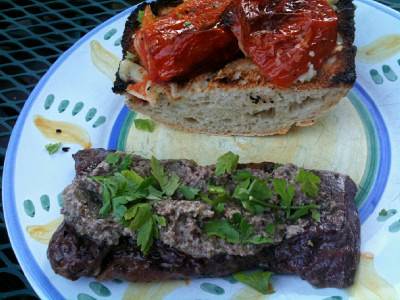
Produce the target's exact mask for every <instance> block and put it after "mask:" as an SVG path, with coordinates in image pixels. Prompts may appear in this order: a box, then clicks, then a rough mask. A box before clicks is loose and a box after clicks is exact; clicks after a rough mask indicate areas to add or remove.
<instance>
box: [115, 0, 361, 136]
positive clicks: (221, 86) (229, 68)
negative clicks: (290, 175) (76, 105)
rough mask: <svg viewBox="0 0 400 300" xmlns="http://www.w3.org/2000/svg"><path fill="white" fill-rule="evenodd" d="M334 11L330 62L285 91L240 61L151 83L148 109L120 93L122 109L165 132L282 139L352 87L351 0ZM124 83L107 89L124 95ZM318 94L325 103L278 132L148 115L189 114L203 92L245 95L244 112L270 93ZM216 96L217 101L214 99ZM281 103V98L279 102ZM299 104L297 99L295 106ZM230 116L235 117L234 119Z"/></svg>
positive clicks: (127, 36) (160, 4)
mask: <svg viewBox="0 0 400 300" xmlns="http://www.w3.org/2000/svg"><path fill="white" fill-rule="evenodd" d="M154 3H156V4H154V5H157V8H153V12H155V13H160V12H162V10H163V9H165V8H167V7H170V6H171V3H172V6H175V5H178V4H179V3H180V1H173V2H170V1H163V0H159V1H157V2H154ZM141 9H143V7H141ZM335 9H336V11H337V15H338V45H337V47H336V48H335V50H334V51H333V53H332V55H331V57H330V58H329V59H327V61H326V62H325V63H324V65H323V66H322V67H321V69H320V70H319V71H318V72H317V74H316V75H315V76H314V78H313V79H312V80H310V81H306V82H296V83H294V84H293V85H292V86H290V87H288V88H278V87H276V86H274V85H272V84H271V83H269V82H268V80H267V79H266V78H265V77H264V76H263V75H262V73H261V72H260V71H259V69H258V67H257V66H256V65H255V64H254V63H252V62H251V60H250V59H247V58H240V59H236V60H234V61H233V62H230V63H228V64H227V65H225V66H224V67H222V68H220V69H219V70H216V71H214V72H208V73H203V74H200V75H197V76H195V77H194V78H190V79H188V80H187V81H185V82H173V83H168V84H155V83H152V91H157V92H155V93H152V94H151V95H150V96H149V98H151V100H149V102H150V103H151V104H150V107H149V106H146V105H143V100H141V99H139V98H136V97H135V96H133V95H130V94H127V93H126V95H127V98H126V103H127V106H128V107H129V108H130V109H132V110H135V111H138V112H141V113H143V114H145V115H148V116H150V117H151V118H153V119H154V120H156V121H158V122H160V123H163V124H165V125H166V126H168V127H171V128H174V129H177V130H183V131H187V132H196V133H206V134H212V135H224V136H230V135H243V136H267V135H276V134H286V133H287V132H288V131H289V130H290V128H292V127H294V126H297V127H304V126H311V125H312V124H313V123H314V121H315V119H317V118H318V117H319V116H321V115H322V114H323V113H325V112H326V111H328V110H329V109H330V108H332V107H333V106H334V105H336V104H337V103H338V102H339V101H340V100H341V98H342V97H343V96H344V95H345V94H346V93H347V92H348V90H349V89H350V88H351V87H352V85H353V83H354V82H355V79H356V73H355V62H354V61H355V55H356V47H355V46H353V42H354V9H355V6H354V5H353V2H352V0H339V1H337V3H336V4H335ZM137 11H138V10H135V11H134V12H132V14H131V16H130V17H129V18H128V21H127V24H126V27H125V32H124V36H123V42H122V46H123V55H124V57H125V56H126V51H127V50H128V49H129V47H130V45H132V42H133V41H132V38H134V36H133V33H134V31H135V29H134V28H138V26H139V25H138V24H137V20H136V18H137ZM127 84H128V83H126V82H123V81H122V80H121V78H120V77H119V74H118V73H117V80H116V82H115V84H114V88H113V90H114V92H116V93H121V94H125V91H126V87H127ZM260 89H261V90H262V91H264V94H262V93H261V96H262V97H264V98H262V97H260V96H259V95H256V96H254V97H252V91H254V90H256V91H260ZM322 90H323V91H325V94H326V95H328V96H329V97H328V96H327V97H325V96H326V95H325V94H322V96H321V97H322V98H323V101H325V103H323V104H321V105H319V106H318V107H314V108H310V109H309V110H308V111H307V114H304V115H303V118H300V119H299V118H297V119H290V120H287V122H286V123H285V124H284V125H283V126H281V127H279V128H276V127H273V126H272V127H269V126H265V125H263V126H264V127H263V126H259V127H258V128H254V129H250V130H248V129H246V128H245V127H246V126H244V125H245V124H242V125H243V126H235V127H233V128H231V130H226V129H222V128H220V129H218V128H209V127H208V126H205V125H204V126H203V125H202V126H198V127H196V126H192V124H190V123H187V122H183V120H182V118H181V119H180V120H178V119H179V118H173V117H166V116H165V115H161V114H160V113H159V112H158V113H157V110H152V107H158V108H160V107H162V108H163V109H165V110H168V109H169V108H170V107H173V106H174V105H177V104H178V102H179V103H180V104H181V105H182V103H185V104H187V109H186V111H190V110H191V107H190V105H191V104H193V99H194V98H197V97H199V95H204V94H207V93H209V94H210V95H211V94H212V95H214V101H221V98H222V97H223V95H229V94H232V93H237V94H239V95H242V96H246V97H247V96H249V98H250V99H249V102H248V104H247V105H248V106H249V107H250V101H251V103H252V104H254V103H256V104H257V103H258V101H259V100H260V99H262V100H263V103H265V101H264V100H265V97H268V95H269V96H271V94H274V93H275V94H278V95H285V96H286V95H292V96H293V97H296V93H302V94H307V93H309V94H310V95H314V96H312V97H315V94H316V93H317V92H318V91H322ZM329 90H332V91H333V90H334V91H335V92H329ZM216 94H217V95H219V96H217V97H215V95H216ZM259 94H260V93H259ZM210 97H211V96H210ZM271 97H272V96H271ZM285 99H287V98H286V97H285ZM304 99H305V101H307V99H308V97H305V98H304ZM304 99H303V100H304ZM303 100H300V102H301V101H303ZM232 101H235V100H232ZM296 101H299V100H296ZM272 102H273V101H272ZM165 104H167V105H165ZM217 104H218V103H217ZM196 105H201V104H196ZM263 105H264V104H262V103H260V104H259V107H260V109H261V107H263ZM287 105H290V103H289V102H288V103H287ZM264 106H265V105H264ZM252 107H253V106H252ZM226 109H227V110H229V109H230V108H229V107H227V108H226ZM234 117H236V118H237V117H238V116H234ZM199 127H200V128H199Z"/></svg>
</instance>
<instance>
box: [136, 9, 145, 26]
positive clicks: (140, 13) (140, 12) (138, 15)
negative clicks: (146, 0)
mask: <svg viewBox="0 0 400 300" xmlns="http://www.w3.org/2000/svg"><path fill="white" fill-rule="evenodd" d="M143 17H144V10H143V9H141V10H139V11H138V14H137V18H136V19H137V21H138V22H139V23H140V25H142V22H143Z"/></svg>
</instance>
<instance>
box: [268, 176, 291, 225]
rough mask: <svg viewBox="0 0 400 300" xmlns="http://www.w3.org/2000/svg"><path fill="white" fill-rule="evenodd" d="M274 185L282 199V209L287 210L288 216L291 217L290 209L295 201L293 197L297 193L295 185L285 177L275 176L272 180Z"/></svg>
mask: <svg viewBox="0 0 400 300" xmlns="http://www.w3.org/2000/svg"><path fill="white" fill-rule="evenodd" d="M272 185H273V186H274V191H275V193H277V194H278V195H279V198H280V199H281V201H280V205H281V207H282V209H284V210H285V211H286V217H287V218H289V217H290V209H291V206H292V202H293V197H294V194H295V188H294V186H293V185H291V184H289V183H288V182H287V181H286V180H285V179H283V178H274V179H273V180H272Z"/></svg>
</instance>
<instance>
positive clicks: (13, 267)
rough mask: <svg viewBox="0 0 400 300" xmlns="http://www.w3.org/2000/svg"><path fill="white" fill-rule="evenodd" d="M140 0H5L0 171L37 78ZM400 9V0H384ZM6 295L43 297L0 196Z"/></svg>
mask: <svg viewBox="0 0 400 300" xmlns="http://www.w3.org/2000/svg"><path fill="white" fill-rule="evenodd" d="M137 2H140V1H139V0H117V1H108V0H97V1H94V0H89V1H82V0H70V1H52V0H43V1H36V0H18V1H16V0H14V1H12V0H0V160H1V161H0V168H1V169H0V170H1V173H2V170H3V161H4V156H5V153H6V148H7V144H8V139H9V137H10V134H11V130H12V128H13V126H14V124H15V121H16V120H17V117H18V114H19V112H20V111H21V109H22V106H23V105H24V103H25V100H26V99H27V98H28V95H29V93H30V92H31V90H32V89H33V88H34V86H35V85H36V83H37V82H38V81H39V79H40V78H41V77H42V75H43V74H44V73H45V72H46V71H47V69H48V68H49V67H50V65H51V64H52V63H53V62H54V61H55V60H56V59H57V57H58V56H59V55H61V54H62V53H63V52H64V51H65V50H67V49H68V48H69V47H70V46H71V45H72V44H73V43H74V42H76V41H77V40H78V39H79V38H80V37H82V36H83V35H84V34H85V33H86V32H88V31H89V30H91V29H92V28H93V27H95V26H96V25H98V24H100V23H102V22H103V21H105V20H106V19H108V18H110V17H112V16H114V15H115V14H117V13H118V12H120V11H121V10H123V9H125V8H127V7H129V6H131V5H133V4H135V3H137ZM379 2H382V3H383V4H386V5H388V6H391V7H392V8H394V9H397V10H399V11H400V0H379ZM0 299H21V300H23V299H37V296H36V294H35V292H34V291H33V290H32V288H31V286H30V285H29V283H28V281H27V280H26V278H25V276H24V274H23V273H22V271H21V267H20V266H19V265H18V262H17V260H16V258H15V256H14V253H13V250H12V248H11V245H10V242H9V240H8V236H7V232H6V226H5V224H4V217H3V210H2V203H1V201H0Z"/></svg>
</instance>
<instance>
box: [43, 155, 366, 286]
mask: <svg viewBox="0 0 400 300" xmlns="http://www.w3.org/2000/svg"><path fill="white" fill-rule="evenodd" d="M107 153H108V152H107V151H105V150H103V149H89V150H82V151H79V152H78V153H77V154H75V155H74V159H75V164H76V165H75V168H76V174H77V176H76V178H75V180H74V182H73V183H72V184H71V185H69V186H68V187H66V189H65V190H64V192H63V196H64V208H63V210H62V213H63V214H64V223H63V224H62V225H60V227H59V229H58V230H57V231H56V233H55V234H54V235H53V237H52V239H51V241H50V244H49V249H48V258H49V260H50V263H51V265H52V268H53V269H54V271H55V272H56V273H58V274H60V275H62V276H64V277H67V278H69V279H72V280H75V279H77V278H79V277H81V276H95V277H97V278H98V279H99V280H107V279H123V280H128V281H159V280H167V279H185V278H188V277H205V276H207V277H217V276H226V275H229V274H232V273H235V272H238V271H242V270H248V269H254V268H263V269H266V270H270V271H273V272H275V273H281V274H296V275H299V276H300V277H301V278H303V279H305V280H307V281H308V282H310V283H311V284H313V285H315V286H317V287H340V288H341V287H347V286H350V285H351V284H352V283H353V281H354V276H355V271H356V268H357V265H358V261H359V255H360V223H359V219H358V213H357V209H356V206H355V204H354V201H353V200H354V197H355V194H356V192H357V188H356V185H355V184H354V182H353V181H352V180H351V179H350V178H349V177H348V176H345V175H341V174H337V173H333V172H328V171H313V172H314V173H315V174H317V175H318V176H319V177H320V179H321V184H320V190H319V194H318V196H317V198H316V199H314V202H315V203H316V204H319V205H320V215H321V216H320V221H319V222H317V221H315V220H314V219H312V218H311V217H305V218H301V219H298V220H296V221H286V223H285V224H282V225H279V226H278V227H277V231H276V234H275V237H274V239H273V242H272V243H270V244H260V245H254V244H231V243H228V242H226V241H224V240H222V239H219V238H216V237H209V236H207V235H206V234H204V233H203V232H202V230H201V228H202V225H203V224H204V222H206V221H207V220H209V219H211V218H212V217H213V216H214V214H215V213H214V211H213V210H212V209H211V206H209V205H208V204H206V203H204V202H202V201H187V200H184V197H183V196H182V195H180V194H179V193H175V194H174V195H173V196H172V197H171V199H166V200H163V201H159V202H156V204H155V205H154V207H153V209H154V210H155V211H156V212H157V214H158V215H161V216H163V217H164V218H165V219H166V220H167V225H166V226H165V227H162V228H160V229H159V230H160V237H159V239H158V240H156V241H155V243H154V244H153V246H152V248H151V250H150V252H149V253H148V254H147V255H146V256H144V255H143V254H142V253H141V252H140V250H139V248H138V247H137V245H136V236H135V233H134V232H132V231H130V230H128V229H127V228H125V227H123V226H122V225H121V224H119V223H118V222H117V221H115V220H114V219H113V218H112V217H107V218H103V219H100V218H99V217H98V211H99V209H100V207H101V199H100V197H99V187H98V186H96V184H94V182H93V181H92V180H91V179H90V176H94V175H106V174H110V173H112V167H111V166H110V165H109V164H108V163H107V162H105V161H104V159H105V157H106V155H107ZM121 155H124V154H123V153H121ZM161 164H162V165H163V166H164V168H165V170H166V172H167V173H175V174H176V175H178V177H179V178H180V179H181V181H182V182H183V183H184V184H186V185H189V186H192V187H197V188H199V189H200V190H205V189H206V188H207V184H208V183H209V182H214V183H215V184H218V185H223V186H225V187H226V188H227V189H228V190H231V191H232V190H233V188H234V184H233V179H232V177H231V175H229V174H226V175H223V176H220V177H215V175H214V170H215V167H214V166H198V165H196V164H195V163H194V162H192V161H188V160H164V161H161ZM130 167H131V168H132V169H133V170H135V171H136V172H137V173H138V174H140V175H142V176H147V175H149V174H150V164H149V160H147V159H144V158H142V157H139V156H134V159H133V162H132V165H131V166H130ZM238 169H245V170H248V171H250V172H251V173H252V174H253V175H255V176H257V177H258V178H268V177H273V178H285V179H286V180H287V181H288V182H290V183H294V180H295V179H294V178H295V176H296V174H297V172H298V168H297V167H296V166H294V165H291V164H287V165H280V166H278V165H275V164H273V163H258V164H239V166H238ZM272 201H274V199H272ZM293 201H294V203H295V204H302V203H307V201H309V200H308V199H307V198H306V197H305V196H304V195H303V194H302V193H301V191H300V188H299V187H298V186H296V191H295V197H294V200H293ZM235 212H240V213H241V214H242V215H243V216H246V218H247V219H248V222H249V223H251V224H252V225H253V226H254V229H255V230H256V231H261V230H262V228H265V226H266V224H269V223H270V222H273V221H274V217H273V216H271V215H270V214H269V213H263V214H262V215H250V214H249V213H248V212H246V211H243V210H242V208H241V207H240V206H239V205H238V204H237V203H236V202H234V201H232V203H230V202H229V204H227V205H226V207H225V211H224V212H223V214H224V217H226V218H229V217H230V216H232V215H233V214H234V213H235Z"/></svg>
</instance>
